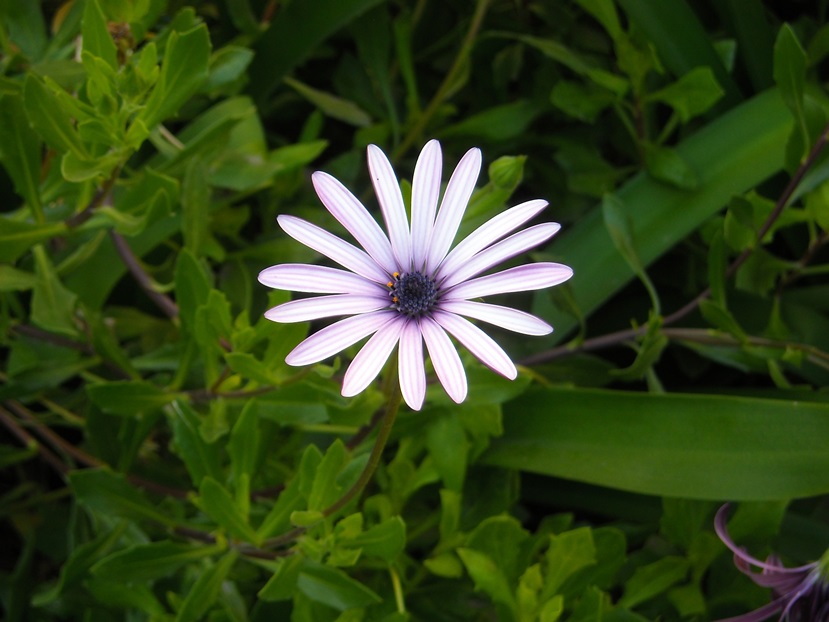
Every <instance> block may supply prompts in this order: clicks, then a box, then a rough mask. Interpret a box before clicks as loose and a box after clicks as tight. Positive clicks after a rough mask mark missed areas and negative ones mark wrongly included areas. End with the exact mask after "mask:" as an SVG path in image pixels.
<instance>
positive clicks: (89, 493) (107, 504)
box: [69, 468, 176, 526]
mask: <svg viewBox="0 0 829 622" xmlns="http://www.w3.org/2000/svg"><path fill="white" fill-rule="evenodd" d="M69 483H70V484H71V486H72V490H74V492H75V496H76V497H77V499H78V501H79V502H80V503H81V504H83V505H86V506H87V507H89V508H91V509H93V510H95V511H96V512H101V513H102V514H108V515H112V516H123V517H124V518H129V519H132V520H151V521H154V522H156V523H160V524H162V525H169V526H174V525H175V524H176V521H175V520H174V519H173V518H172V517H171V516H170V515H168V514H166V513H164V512H160V511H158V510H157V509H156V508H155V506H153V505H152V504H151V503H150V502H149V501H148V500H147V498H146V497H145V496H144V494H143V493H142V492H141V491H139V490H138V489H137V488H135V487H133V486H132V485H131V484H129V483H128V482H127V480H126V479H124V476H123V475H120V474H118V473H113V472H112V471H110V470H109V469H107V468H97V469H85V470H83V471H73V472H72V473H70V474H69Z"/></svg>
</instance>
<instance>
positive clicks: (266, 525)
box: [256, 477, 305, 541]
mask: <svg viewBox="0 0 829 622" xmlns="http://www.w3.org/2000/svg"><path fill="white" fill-rule="evenodd" d="M299 484H300V480H299V478H297V477H295V478H294V479H292V480H291V481H290V482H288V485H287V486H286V487H285V488H283V489H282V491H281V492H280V493H279V497H278V498H277V499H276V502H275V503H274V504H273V507H271V510H270V511H269V512H268V515H267V516H266V517H265V518H264V520H263V521H262V524H261V525H259V529H257V532H256V533H257V538H258V539H259V541H264V540H266V539H268V538H273V537H274V536H277V535H279V534H281V533H284V532H286V531H288V529H290V528H291V515H292V514H293V513H294V512H296V511H298V510H299V509H300V508H303V507H305V498H304V496H303V495H302V493H301V491H300V486H299Z"/></svg>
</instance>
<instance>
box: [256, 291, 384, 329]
mask: <svg viewBox="0 0 829 622" xmlns="http://www.w3.org/2000/svg"><path fill="white" fill-rule="evenodd" d="M388 306H389V298H388V296H382V295H380V296H358V295H356V294H335V295H333V296H316V297H314V298H303V299H301V300H292V301H291V302H286V303H283V304H281V305H279V306H277V307H274V308H273V309H268V310H267V311H265V317H266V318H268V319H269V320H271V321H272V322H283V323H290V322H309V321H311V320H318V319H320V318H324V317H335V316H338V315H354V314H355V313H368V312H370V311H378V310H380V309H383V308H384V307H388Z"/></svg>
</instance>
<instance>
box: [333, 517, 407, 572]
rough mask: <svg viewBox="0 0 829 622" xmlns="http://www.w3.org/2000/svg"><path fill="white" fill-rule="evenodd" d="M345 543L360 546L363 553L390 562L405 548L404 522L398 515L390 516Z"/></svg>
mask: <svg viewBox="0 0 829 622" xmlns="http://www.w3.org/2000/svg"><path fill="white" fill-rule="evenodd" d="M347 544H348V546H354V547H359V548H361V549H362V550H363V555H370V556H375V557H379V558H381V559H382V560H384V561H386V562H388V563H392V562H393V561H394V560H395V559H396V558H397V556H398V555H400V553H402V552H403V549H405V548H406V523H404V522H403V519H402V518H400V517H399V516H392V517H391V518H389V519H387V520H385V521H383V522H382V523H379V524H377V525H374V526H373V527H370V528H369V529H366V530H365V531H364V532H362V533H361V534H359V535H357V536H355V537H353V538H350V539H349V540H348V541H347Z"/></svg>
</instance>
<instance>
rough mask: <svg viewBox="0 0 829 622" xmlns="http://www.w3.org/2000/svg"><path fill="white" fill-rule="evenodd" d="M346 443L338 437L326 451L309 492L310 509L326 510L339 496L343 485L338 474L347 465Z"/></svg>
mask: <svg viewBox="0 0 829 622" xmlns="http://www.w3.org/2000/svg"><path fill="white" fill-rule="evenodd" d="M346 461H347V458H346V450H345V445H344V444H343V442H342V441H341V440H340V439H336V440H335V441H334V442H333V443H331V446H330V447H329V448H328V449H327V450H326V451H325V455H324V456H323V458H322V460H321V461H320V463H319V465H318V466H317V469H316V472H315V473H314V479H313V484H312V485H311V490H310V491H309V492H308V509H309V510H320V511H322V510H324V509H325V508H326V507H328V506H329V505H330V504H331V503H333V502H334V501H335V500H336V499H337V497H338V496H339V493H340V491H341V490H342V487H341V486H340V483H339V482H338V481H337V476H338V475H339V474H340V472H341V471H342V470H343V467H344V466H345V465H346Z"/></svg>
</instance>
